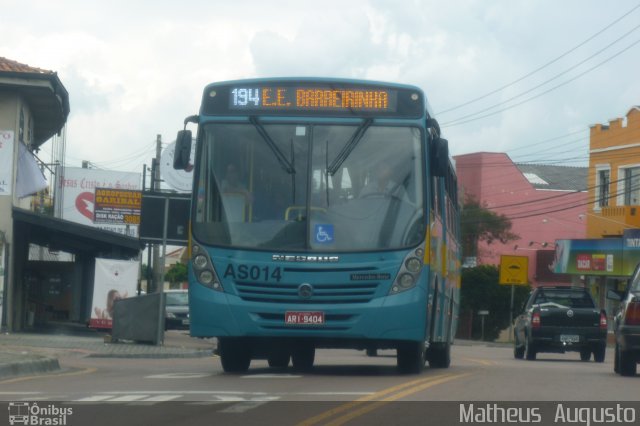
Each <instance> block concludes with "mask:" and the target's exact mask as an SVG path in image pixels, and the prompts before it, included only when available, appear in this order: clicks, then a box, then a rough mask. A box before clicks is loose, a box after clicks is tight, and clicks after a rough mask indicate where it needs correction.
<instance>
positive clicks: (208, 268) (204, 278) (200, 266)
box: [191, 244, 224, 291]
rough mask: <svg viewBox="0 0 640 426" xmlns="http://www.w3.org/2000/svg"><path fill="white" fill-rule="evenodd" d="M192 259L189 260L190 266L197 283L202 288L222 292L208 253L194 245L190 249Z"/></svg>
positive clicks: (222, 289)
mask: <svg viewBox="0 0 640 426" xmlns="http://www.w3.org/2000/svg"><path fill="white" fill-rule="evenodd" d="M192 254H193V257H192V258H191V265H192V267H193V274H194V275H195V276H196V280H197V281H198V283H200V284H202V285H203V286H206V287H209V288H212V289H214V290H217V291H224V288H223V287H222V284H221V283H220V280H219V279H218V275H217V274H216V271H215V269H214V268H213V262H211V259H210V258H209V253H207V251H206V250H205V249H203V248H202V247H200V246H198V245H196V244H194V245H193V248H192Z"/></svg>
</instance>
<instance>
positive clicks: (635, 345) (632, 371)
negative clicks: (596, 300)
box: [607, 265, 640, 376]
mask: <svg viewBox="0 0 640 426" xmlns="http://www.w3.org/2000/svg"><path fill="white" fill-rule="evenodd" d="M607 297H608V298H610V299H614V300H619V301H620V307H619V309H618V312H617V313H616V316H615V321H614V327H615V333H616V355H615V359H614V360H613V370H614V371H615V372H616V373H618V374H620V375H622V376H635V375H636V371H637V367H638V362H640V265H638V266H637V267H636V270H635V272H634V273H633V276H632V278H631V281H630V282H629V285H628V286H627V290H626V291H625V292H624V293H623V294H622V295H619V294H617V293H615V292H613V291H610V292H609V293H608V294H607Z"/></svg>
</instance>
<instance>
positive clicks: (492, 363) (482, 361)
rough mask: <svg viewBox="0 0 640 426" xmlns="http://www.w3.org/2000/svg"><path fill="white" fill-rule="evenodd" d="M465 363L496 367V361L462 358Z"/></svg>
mask: <svg viewBox="0 0 640 426" xmlns="http://www.w3.org/2000/svg"><path fill="white" fill-rule="evenodd" d="M462 359H463V360H464V361H469V362H475V363H476V364H481V365H487V366H488V365H496V363H495V362H494V361H489V360H486V359H478V358H462Z"/></svg>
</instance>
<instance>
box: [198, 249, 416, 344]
mask: <svg viewBox="0 0 640 426" xmlns="http://www.w3.org/2000/svg"><path fill="white" fill-rule="evenodd" d="M215 252H216V253H217V254H218V256H211V258H212V261H213V264H214V265H215V269H216V273H217V275H218V277H219V278H220V280H221V282H222V286H223V288H224V291H217V290H213V289H212V288H209V287H205V286H203V285H201V284H199V283H197V282H196V281H195V277H194V275H193V271H192V270H190V282H191V283H192V284H191V286H190V288H189V298H190V316H191V334H192V335H193V336H197V337H214V336H215V337H240V336H251V337H317V338H332V339H347V340H348V339H373V340H415V341H420V340H424V338H425V329H426V322H427V317H428V316H427V303H428V302H427V301H428V297H427V284H426V283H427V278H426V277H428V276H429V270H428V267H426V266H425V267H424V268H423V270H422V272H421V274H420V279H419V280H418V282H417V284H416V286H415V287H414V288H412V289H410V290H406V291H402V292H399V293H398V294H393V295H389V290H390V288H391V285H392V283H393V281H394V279H395V277H396V274H397V272H398V270H399V267H400V265H401V263H402V262H403V259H404V256H405V255H406V252H402V251H401V252H394V253H368V254H362V253H361V254H357V255H355V254H352V255H342V254H341V255H340V256H339V261H337V262H332V263H309V262H277V261H274V260H273V255H272V254H267V253H256V252H242V251H228V252H225V253H221V250H217V249H216V250H215ZM302 285H306V286H307V287H310V288H311V291H312V294H311V295H310V296H309V295H308V294H303V295H301V294H300V287H301V286H302ZM292 311H294V312H321V313H322V314H323V317H324V323H323V324H314V325H293V324H286V322H285V313H286V312H292Z"/></svg>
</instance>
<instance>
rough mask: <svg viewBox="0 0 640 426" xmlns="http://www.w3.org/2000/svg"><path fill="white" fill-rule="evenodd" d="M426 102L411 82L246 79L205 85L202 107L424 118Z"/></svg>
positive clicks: (224, 111) (221, 111) (213, 111)
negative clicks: (261, 80)
mask: <svg viewBox="0 0 640 426" xmlns="http://www.w3.org/2000/svg"><path fill="white" fill-rule="evenodd" d="M425 106H426V101H425V99H424V95H423V94H422V92H421V91H420V90H419V89H417V88H413V87H410V86H401V85H392V84H389V85H385V84H376V83H364V82H363V83H359V82H348V81H335V82H320V81H308V80H301V81H291V80H283V81H281V82H278V81H273V80H268V81H265V82H264V83H262V82H260V81H256V80H247V81H246V83H244V82H232V83H214V84H210V85H209V86H207V88H206V89H205V92H204V95H203V101H202V109H201V111H200V113H201V114H202V115H245V114H263V115H281V116H282V115H305V116H364V117H377V116H380V117H410V118H420V117H422V116H423V115H424V113H425Z"/></svg>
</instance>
